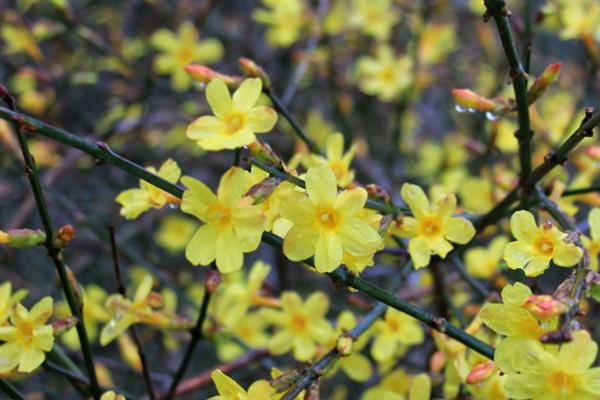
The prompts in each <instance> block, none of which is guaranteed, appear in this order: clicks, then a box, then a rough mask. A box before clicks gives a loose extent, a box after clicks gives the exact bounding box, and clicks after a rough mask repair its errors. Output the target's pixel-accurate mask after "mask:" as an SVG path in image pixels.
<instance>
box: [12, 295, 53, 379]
mask: <svg viewBox="0 0 600 400" xmlns="http://www.w3.org/2000/svg"><path fill="white" fill-rule="evenodd" d="M51 315H52V298H51V297H50V296H46V297H44V298H43V299H41V300H40V301H39V302H37V303H36V304H35V305H34V306H33V307H32V308H31V310H30V311H27V309H26V308H25V307H23V305H22V304H21V303H19V304H17V305H16V307H15V309H14V311H13V313H12V314H11V316H10V322H11V325H9V326H2V327H0V340H2V341H3V342H5V343H4V344H2V345H0V373H6V372H9V371H11V370H12V369H14V368H15V367H17V366H18V371H19V372H31V371H33V370H34V369H36V368H37V367H39V366H40V365H41V364H42V363H43V362H44V359H45V358H46V355H45V352H48V351H50V350H51V349H52V346H53V345H54V330H53V329H52V326H51V325H45V323H46V321H47V320H48V318H50V316H51Z"/></svg>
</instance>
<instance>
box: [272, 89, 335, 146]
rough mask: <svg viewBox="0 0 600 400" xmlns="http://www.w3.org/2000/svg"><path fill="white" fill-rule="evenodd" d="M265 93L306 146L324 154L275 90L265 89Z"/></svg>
mask: <svg viewBox="0 0 600 400" xmlns="http://www.w3.org/2000/svg"><path fill="white" fill-rule="evenodd" d="M265 94H266V95H267V96H269V98H270V99H271V101H272V102H273V106H274V107H275V110H276V111H277V112H278V113H280V114H281V115H283V117H284V118H285V119H286V120H287V121H288V122H289V123H290V125H291V126H292V128H293V129H294V132H295V133H296V136H298V138H299V139H300V140H302V141H303V142H304V143H305V144H306V146H308V149H309V150H310V152H311V153H315V154H320V155H324V153H323V150H321V149H320V148H319V145H318V144H317V142H315V141H314V140H313V139H311V138H310V137H309V136H308V134H307V133H306V131H305V130H304V128H302V125H300V123H299V122H298V120H297V119H296V118H294V116H293V115H292V114H291V113H290V111H289V110H288V108H287V107H286V106H285V104H283V102H282V101H281V100H280V99H279V98H278V97H277V96H276V95H275V94H274V93H273V91H272V90H265Z"/></svg>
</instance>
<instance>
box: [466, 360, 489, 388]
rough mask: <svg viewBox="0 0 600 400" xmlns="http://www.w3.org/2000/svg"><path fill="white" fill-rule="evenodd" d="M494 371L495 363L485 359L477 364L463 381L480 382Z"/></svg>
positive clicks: (470, 383) (468, 382) (469, 382)
mask: <svg viewBox="0 0 600 400" xmlns="http://www.w3.org/2000/svg"><path fill="white" fill-rule="evenodd" d="M494 372H496V364H495V363H494V362H493V361H485V362H483V363H481V364H477V365H476V366H475V368H473V369H472V370H471V372H469V375H467V378H466V379H465V383H467V384H469V385H472V384H474V383H480V382H483V381H485V380H486V379H488V378H489V377H490V376H492V375H493V374H494Z"/></svg>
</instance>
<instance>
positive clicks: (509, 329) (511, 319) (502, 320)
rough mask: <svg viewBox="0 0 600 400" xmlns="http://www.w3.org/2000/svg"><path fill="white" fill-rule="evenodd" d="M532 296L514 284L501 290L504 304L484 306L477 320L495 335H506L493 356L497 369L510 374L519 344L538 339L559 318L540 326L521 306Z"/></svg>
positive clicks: (520, 284)
mask: <svg viewBox="0 0 600 400" xmlns="http://www.w3.org/2000/svg"><path fill="white" fill-rule="evenodd" d="M531 296H532V293H531V290H530V289H529V288H528V287H527V286H525V285H524V284H522V283H520V282H517V283H515V284H514V285H508V286H505V287H504V289H502V301H503V303H504V304H493V303H486V304H485V305H484V306H483V308H482V309H481V311H480V313H479V317H480V318H481V320H482V321H483V323H484V324H486V325H487V326H488V327H489V328H490V329H492V330H493V331H494V332H496V333H499V334H501V335H504V336H506V338H505V339H503V340H502V341H501V342H500V343H499V344H498V346H497V347H496V352H495V354H494V361H495V362H496V364H497V365H498V367H499V368H500V369H501V370H503V371H505V372H509V371H512V370H513V363H514V359H515V357H517V356H518V353H520V352H521V351H522V349H521V347H520V344H521V343H523V342H524V341H527V340H534V341H537V340H539V338H540V336H541V335H542V334H543V333H545V332H547V331H550V330H552V329H554V328H555V327H556V324H557V321H558V318H553V319H551V320H549V321H544V322H543V323H540V321H538V319H537V318H536V317H535V315H534V314H533V313H532V312H531V311H529V310H528V309H527V308H525V307H524V306H525V305H526V303H527V300H528V299H529V298H530V297H531Z"/></svg>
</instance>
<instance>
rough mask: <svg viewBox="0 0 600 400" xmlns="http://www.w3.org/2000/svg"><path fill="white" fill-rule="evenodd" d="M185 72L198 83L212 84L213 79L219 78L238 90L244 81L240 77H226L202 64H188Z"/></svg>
mask: <svg viewBox="0 0 600 400" xmlns="http://www.w3.org/2000/svg"><path fill="white" fill-rule="evenodd" d="M185 71H186V72H187V73H188V74H189V75H190V76H191V77H192V79H194V80H196V81H198V82H202V83H210V81H212V80H213V79H215V78H218V79H221V80H222V81H223V82H225V84H226V85H227V86H229V87H231V88H237V87H238V86H240V84H241V83H242V80H243V79H242V78H241V77H239V76H232V75H225V74H222V73H220V72H217V71H215V70H214V69H212V68H209V67H207V66H205V65H201V64H188V65H186V66H185Z"/></svg>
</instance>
